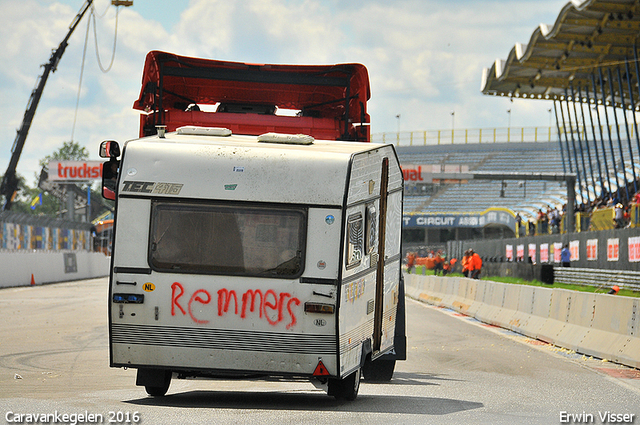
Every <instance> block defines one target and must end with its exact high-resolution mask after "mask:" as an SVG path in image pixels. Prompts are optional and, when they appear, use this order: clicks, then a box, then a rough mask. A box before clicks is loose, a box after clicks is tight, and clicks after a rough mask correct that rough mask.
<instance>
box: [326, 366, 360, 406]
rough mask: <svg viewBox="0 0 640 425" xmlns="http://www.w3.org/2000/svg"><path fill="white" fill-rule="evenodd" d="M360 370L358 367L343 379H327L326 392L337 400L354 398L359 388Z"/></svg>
mask: <svg viewBox="0 0 640 425" xmlns="http://www.w3.org/2000/svg"><path fill="white" fill-rule="evenodd" d="M360 376H361V370H360V368H358V370H356V371H355V372H353V373H352V374H351V375H349V376H347V377H345V378H344V379H329V391H328V394H329V395H331V396H334V397H335V398H336V399H338V400H350V401H352V400H355V399H356V397H358V390H359V389H360Z"/></svg>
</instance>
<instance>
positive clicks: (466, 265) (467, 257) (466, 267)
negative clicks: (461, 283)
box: [461, 249, 471, 277]
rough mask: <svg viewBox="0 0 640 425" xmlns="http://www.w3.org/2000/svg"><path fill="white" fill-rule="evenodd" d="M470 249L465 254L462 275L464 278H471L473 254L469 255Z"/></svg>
mask: <svg viewBox="0 0 640 425" xmlns="http://www.w3.org/2000/svg"><path fill="white" fill-rule="evenodd" d="M469 251H470V250H469V249H467V250H466V251H465V252H464V257H462V260H461V262H462V274H463V275H464V277H469V266H470V264H469V260H470V259H471V254H470V253H469Z"/></svg>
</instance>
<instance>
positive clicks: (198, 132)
mask: <svg viewBox="0 0 640 425" xmlns="http://www.w3.org/2000/svg"><path fill="white" fill-rule="evenodd" d="M176 131H177V132H178V134H184V135H187V136H221V137H228V136H231V130H229V129H228V128H222V127H196V126H194V125H185V126H184V127H179V128H178V129H177V130H176Z"/></svg>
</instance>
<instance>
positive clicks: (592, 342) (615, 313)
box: [578, 295, 640, 367]
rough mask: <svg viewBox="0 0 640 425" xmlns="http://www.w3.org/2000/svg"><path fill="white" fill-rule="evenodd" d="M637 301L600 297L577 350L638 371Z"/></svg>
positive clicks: (639, 341)
mask: <svg viewBox="0 0 640 425" xmlns="http://www.w3.org/2000/svg"><path fill="white" fill-rule="evenodd" d="M639 304H640V302H639V301H638V300H637V299H632V298H621V297H616V296H614V295H602V296H601V297H598V298H597V299H596V300H595V306H594V309H595V313H594V317H593V322H592V326H591V329H590V332H589V333H588V334H587V335H586V336H585V338H584V339H583V340H582V341H581V343H580V345H579V347H578V350H579V351H580V352H582V353H585V354H589V355H592V356H595V357H604V358H610V359H612V360H613V361H616V362H620V363H624V364H630V365H633V366H634V367H640V355H639V353H640V332H639V329H638V326H639V325H640V320H639V318H638V313H639V311H638V307H639Z"/></svg>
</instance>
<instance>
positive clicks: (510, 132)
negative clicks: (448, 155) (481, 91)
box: [371, 122, 636, 146]
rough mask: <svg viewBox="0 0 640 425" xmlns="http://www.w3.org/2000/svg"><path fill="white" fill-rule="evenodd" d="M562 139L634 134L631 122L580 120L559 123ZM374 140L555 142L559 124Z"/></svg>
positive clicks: (405, 133) (384, 136)
mask: <svg viewBox="0 0 640 425" xmlns="http://www.w3.org/2000/svg"><path fill="white" fill-rule="evenodd" d="M560 132H561V134H563V136H562V139H563V140H565V138H571V137H572V136H573V137H574V138H575V140H582V141H586V140H589V138H590V137H591V135H592V134H593V133H594V132H595V133H597V134H598V135H600V134H605V135H606V134H624V135H625V136H626V135H627V134H628V135H629V138H630V139H634V138H635V137H636V129H635V126H634V125H631V124H628V125H624V124H619V125H617V126H616V125H614V124H611V125H609V126H606V125H602V126H600V127H598V126H595V127H593V128H592V127H591V126H585V125H583V124H582V123H581V122H580V123H575V122H572V123H571V125H569V124H567V125H566V127H565V126H562V125H561V126H560ZM371 141H372V142H373V143H392V144H394V145H396V146H419V145H447V144H448V145H452V144H454V145H455V144H466V143H525V142H558V127H556V126H549V127H496V128H461V129H448V130H418V131H397V132H383V133H373V134H372V135H371Z"/></svg>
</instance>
